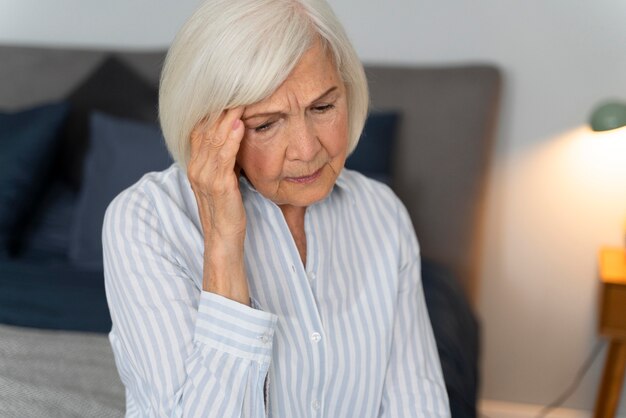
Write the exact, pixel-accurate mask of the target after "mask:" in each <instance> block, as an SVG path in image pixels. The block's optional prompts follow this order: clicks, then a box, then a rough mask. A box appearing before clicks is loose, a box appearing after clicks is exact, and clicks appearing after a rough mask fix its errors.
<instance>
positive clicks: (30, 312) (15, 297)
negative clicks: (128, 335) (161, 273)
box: [0, 258, 111, 333]
mask: <svg viewBox="0 0 626 418" xmlns="http://www.w3.org/2000/svg"><path fill="white" fill-rule="evenodd" d="M0 323H3V324H9V325H15V326H20V327H35V328H44V329H62V330H73V331H90V332H100V333H106V332H109V331H110V330H111V317H110V315H109V309H108V307H107V301H106V294H105V290H104V276H103V274H102V271H87V270H80V269H77V268H74V267H72V266H71V265H69V264H67V262H65V263H34V262H32V261H31V260H22V259H21V258H19V259H15V260H0Z"/></svg>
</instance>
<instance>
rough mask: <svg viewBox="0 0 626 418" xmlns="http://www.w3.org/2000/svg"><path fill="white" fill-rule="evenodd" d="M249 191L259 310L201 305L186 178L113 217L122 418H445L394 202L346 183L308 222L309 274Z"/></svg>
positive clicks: (111, 266)
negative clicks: (123, 401) (123, 395)
mask: <svg viewBox="0 0 626 418" xmlns="http://www.w3.org/2000/svg"><path fill="white" fill-rule="evenodd" d="M240 189H241V192H242V195H243V201H244V206H245V209H246V216H247V229H246V240H245V249H244V254H245V263H246V272H247V277H248V282H249V288H250V296H251V299H252V307H249V306H245V305H243V304H240V303H238V302H235V301H232V300H230V299H227V298H224V297H222V296H219V295H216V294H212V293H209V292H206V291H202V270H203V252H204V240H203V235H202V227H201V224H200V219H199V216H198V208H197V205H196V200H195V197H194V194H193V191H192V190H191V187H190V185H189V181H188V180H187V176H186V173H185V172H184V171H182V170H181V169H180V168H179V167H178V166H177V165H176V164H174V165H172V166H171V167H170V168H168V169H167V170H165V171H162V172H158V173H149V174H147V175H145V176H144V177H143V178H142V179H141V180H140V181H139V182H137V183H136V184H135V185H133V186H132V187H130V188H129V189H127V190H125V191H124V192H122V193H121V194H120V195H119V196H118V197H116V198H115V200H114V201H113V202H112V203H111V204H110V206H109V208H108V209H107V212H106V216H105V221H104V227H103V244H104V267H105V281H106V291H107V298H108V302H109V308H110V310H111V316H112V319H113V328H112V330H111V333H110V335H109V338H110V341H111V344H112V347H113V351H114V353H115V360H116V364H117V367H118V370H119V374H120V377H121V379H122V381H123V382H124V385H125V387H126V406H127V411H126V416H127V417H219V418H223V417H246V418H261V417H275V418H278V417H280V418H307V417H311V418H313V417H328V418H342V417H358V418H368V417H371V418H374V417H379V418H383V417H384V418H391V417H398V418H407V417H426V418H430V417H449V415H450V412H449V408H448V399H447V395H446V390H445V386H444V383H443V378H442V374H441V366H440V363H439V358H438V355H437V350H436V347H435V342H434V338H433V334H432V329H431V325H430V321H429V318H428V313H427V311H426V306H425V302H424V296H423V291H422V286H421V274H420V255H419V247H418V243H417V240H416V238H415V233H414V231H413V228H412V226H411V222H410V220H409V216H408V213H407V211H406V209H405V208H404V206H403V205H402V204H401V203H400V201H399V200H398V198H397V197H396V196H395V195H394V194H393V192H392V191H391V190H390V189H389V188H388V187H386V186H384V185H382V184H381V183H378V182H375V181H373V180H370V179H367V178H366V177H364V176H362V175H360V174H358V173H356V172H353V171H349V170H344V171H343V172H342V173H341V175H340V176H339V178H338V179H337V182H336V185H335V187H334V188H333V191H332V192H331V193H330V195H329V196H328V197H327V198H325V199H324V200H322V201H320V202H318V203H316V204H314V205H311V206H310V207H308V208H307V211H306V215H305V233H306V239H307V257H306V260H307V262H306V266H304V265H303V264H302V262H301V260H300V256H299V254H298V250H297V248H296V245H295V243H294V241H293V238H292V236H291V234H290V232H289V229H288V227H287V224H286V222H285V220H284V218H283V216H282V212H281V211H280V208H279V207H278V206H276V205H275V204H274V203H272V202H271V201H269V200H267V199H265V198H264V197H263V196H261V195H260V194H259V193H258V192H256V191H255V190H254V188H253V187H252V186H251V185H250V184H249V183H248V182H247V181H246V180H245V179H242V181H241V185H240ZM266 397H267V402H266V401H265V398H266Z"/></svg>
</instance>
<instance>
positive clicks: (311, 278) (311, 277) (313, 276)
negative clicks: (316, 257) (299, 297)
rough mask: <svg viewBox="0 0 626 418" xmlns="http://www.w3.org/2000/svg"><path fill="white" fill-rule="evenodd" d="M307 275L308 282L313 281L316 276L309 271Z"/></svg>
mask: <svg viewBox="0 0 626 418" xmlns="http://www.w3.org/2000/svg"><path fill="white" fill-rule="evenodd" d="M307 275H308V276H309V280H310V281H313V280H315V277H316V276H315V273H314V272H312V271H310V272H308V273H307Z"/></svg>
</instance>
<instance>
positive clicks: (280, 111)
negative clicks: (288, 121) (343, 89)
mask: <svg viewBox="0 0 626 418" xmlns="http://www.w3.org/2000/svg"><path fill="white" fill-rule="evenodd" d="M335 90H337V86H333V87H331V88H329V89H328V90H326V91H325V92H324V93H322V94H320V95H319V96H318V97H317V98H315V99H313V100H311V102H310V103H309V104H308V105H307V107H309V106H311V104H313V103H315V102H317V101H319V100H322V99H323V98H325V97H326V96H328V95H329V94H330V93H332V92H333V91H335ZM281 113H284V112H283V111H282V110H275V111H273V110H270V111H268V112H261V113H255V114H253V115H250V116H246V117H245V118H242V120H244V121H246V120H248V119H252V118H257V117H259V116H271V115H277V114H281Z"/></svg>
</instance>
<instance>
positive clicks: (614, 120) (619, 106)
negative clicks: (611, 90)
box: [591, 102, 626, 131]
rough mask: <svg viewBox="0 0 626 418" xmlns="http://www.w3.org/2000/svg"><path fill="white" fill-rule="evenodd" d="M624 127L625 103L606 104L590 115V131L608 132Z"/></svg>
mask: <svg viewBox="0 0 626 418" xmlns="http://www.w3.org/2000/svg"><path fill="white" fill-rule="evenodd" d="M622 126H626V103H620V102H607V103H604V104H601V105H600V106H598V107H597V108H596V109H595V110H594V111H593V113H592V114H591V129H593V130H594V131H609V130H611V129H617V128H621V127H622Z"/></svg>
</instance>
